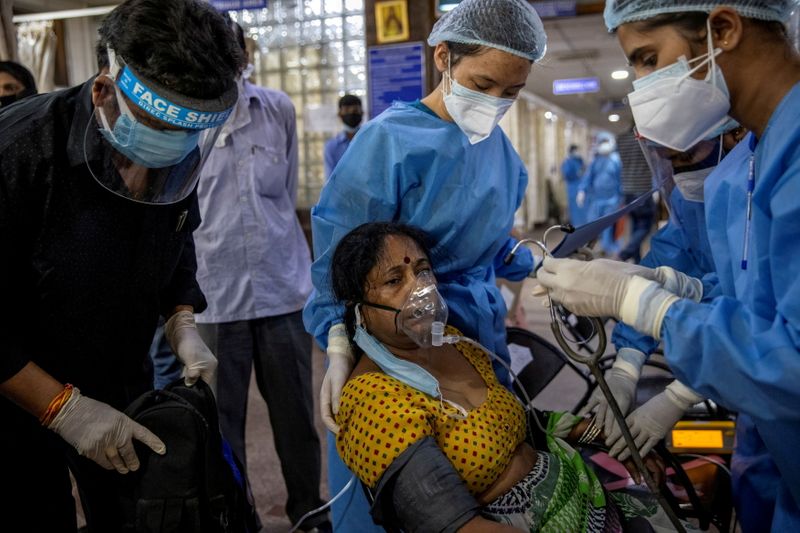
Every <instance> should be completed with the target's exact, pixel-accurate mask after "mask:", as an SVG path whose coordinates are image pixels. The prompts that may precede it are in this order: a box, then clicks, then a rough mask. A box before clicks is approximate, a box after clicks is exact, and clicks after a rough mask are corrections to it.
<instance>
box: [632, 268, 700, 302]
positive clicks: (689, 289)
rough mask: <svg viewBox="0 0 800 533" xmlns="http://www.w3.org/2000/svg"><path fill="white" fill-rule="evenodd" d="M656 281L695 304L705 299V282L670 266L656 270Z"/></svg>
mask: <svg viewBox="0 0 800 533" xmlns="http://www.w3.org/2000/svg"><path fill="white" fill-rule="evenodd" d="M642 277H647V276H642ZM655 281H657V282H659V283H660V284H661V286H662V287H664V288H665V289H666V290H668V291H669V292H671V293H672V294H674V295H676V296H680V297H681V298H689V299H690V300H694V301H695V302H699V301H700V300H702V299H703V282H702V281H700V280H699V279H697V278H693V277H691V276H687V275H686V274H684V273H683V272H681V271H679V270H675V269H674V268H671V267H668V266H660V267H658V268H656V269H655Z"/></svg>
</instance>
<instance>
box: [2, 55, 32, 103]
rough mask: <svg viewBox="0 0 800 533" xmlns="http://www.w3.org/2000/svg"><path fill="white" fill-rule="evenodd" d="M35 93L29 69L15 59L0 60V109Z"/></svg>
mask: <svg viewBox="0 0 800 533" xmlns="http://www.w3.org/2000/svg"><path fill="white" fill-rule="evenodd" d="M34 94H36V80H34V79H33V74H31V71H30V70H28V69H27V68H25V67H24V66H22V65H20V64H19V63H17V62H15V61H0V109H2V108H4V107H7V106H10V105H11V104H13V103H14V102H16V101H17V100H22V99H23V98H25V97H28V96H33V95H34Z"/></svg>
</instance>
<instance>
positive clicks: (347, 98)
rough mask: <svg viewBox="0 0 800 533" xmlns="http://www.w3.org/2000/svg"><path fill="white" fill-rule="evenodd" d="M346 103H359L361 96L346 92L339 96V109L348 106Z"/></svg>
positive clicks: (358, 104)
mask: <svg viewBox="0 0 800 533" xmlns="http://www.w3.org/2000/svg"><path fill="white" fill-rule="evenodd" d="M348 105H357V106H360V105H361V98H359V97H358V96H356V95H354V94H346V95H344V96H342V97H341V98H339V109H341V108H343V107H345V106H348Z"/></svg>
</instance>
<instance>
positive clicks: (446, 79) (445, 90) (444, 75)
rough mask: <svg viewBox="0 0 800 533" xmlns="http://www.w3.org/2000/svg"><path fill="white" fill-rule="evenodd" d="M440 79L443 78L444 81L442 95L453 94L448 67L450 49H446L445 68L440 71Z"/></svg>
mask: <svg viewBox="0 0 800 533" xmlns="http://www.w3.org/2000/svg"><path fill="white" fill-rule="evenodd" d="M442 79H443V80H444V83H442V95H443V96H450V95H451V94H453V74H452V70H451V67H450V50H448V51H447V70H445V71H444V73H442Z"/></svg>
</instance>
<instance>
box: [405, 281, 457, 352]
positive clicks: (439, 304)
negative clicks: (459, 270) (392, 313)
mask: <svg viewBox="0 0 800 533" xmlns="http://www.w3.org/2000/svg"><path fill="white" fill-rule="evenodd" d="M446 324H447V304H446V303H445V301H444V298H442V295H441V294H439V290H438V289H437V288H436V279H435V278H434V277H433V274H432V273H431V271H430V270H425V271H423V272H420V273H419V274H418V275H417V282H416V284H415V285H414V287H413V288H412V289H411V292H410V293H409V295H408V298H407V299H406V302H405V304H403V308H402V309H401V310H400V313H398V315H397V325H398V329H399V331H402V332H403V333H405V334H406V335H407V336H408V338H410V339H411V340H413V341H414V342H415V343H417V345H418V346H420V347H421V348H430V347H431V346H434V342H433V341H434V333H435V332H437V331H440V332H444V326H445V325H446Z"/></svg>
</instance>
